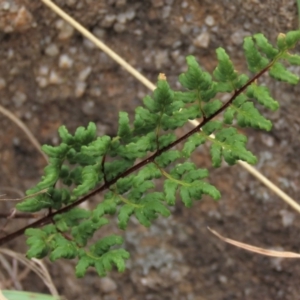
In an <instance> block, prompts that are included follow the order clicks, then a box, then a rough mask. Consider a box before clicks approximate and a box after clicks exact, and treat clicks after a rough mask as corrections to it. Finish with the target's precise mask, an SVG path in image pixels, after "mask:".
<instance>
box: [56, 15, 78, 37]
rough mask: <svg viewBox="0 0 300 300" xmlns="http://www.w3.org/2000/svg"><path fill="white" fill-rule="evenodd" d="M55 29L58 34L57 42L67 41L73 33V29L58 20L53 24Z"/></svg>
mask: <svg viewBox="0 0 300 300" xmlns="http://www.w3.org/2000/svg"><path fill="white" fill-rule="evenodd" d="M55 27H56V28H57V29H58V30H59V34H58V39H59V40H67V39H69V38H70V37H71V36H72V35H73V33H74V28H73V27H72V26H71V25H69V24H68V23H67V22H65V21H63V20H58V21H57V22H56V23H55Z"/></svg>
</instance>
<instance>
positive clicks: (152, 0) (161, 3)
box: [151, 0, 164, 7]
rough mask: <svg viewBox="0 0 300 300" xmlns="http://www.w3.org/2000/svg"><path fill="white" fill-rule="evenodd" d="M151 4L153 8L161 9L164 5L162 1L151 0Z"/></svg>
mask: <svg viewBox="0 0 300 300" xmlns="http://www.w3.org/2000/svg"><path fill="white" fill-rule="evenodd" d="M151 2H152V5H153V6H154V7H162V6H163V5H164V1H163V0H151Z"/></svg>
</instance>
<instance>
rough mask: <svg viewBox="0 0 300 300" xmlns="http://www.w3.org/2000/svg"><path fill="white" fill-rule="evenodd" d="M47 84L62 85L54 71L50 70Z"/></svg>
mask: <svg viewBox="0 0 300 300" xmlns="http://www.w3.org/2000/svg"><path fill="white" fill-rule="evenodd" d="M49 83H50V84H60V83H62V79H61V77H60V76H59V75H58V74H57V72H55V71H54V70H51V72H50V75H49Z"/></svg>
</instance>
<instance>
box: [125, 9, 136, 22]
mask: <svg viewBox="0 0 300 300" xmlns="http://www.w3.org/2000/svg"><path fill="white" fill-rule="evenodd" d="M125 15H126V19H127V20H129V21H131V20H133V19H134V18H135V11H134V10H128V11H127V12H126V13H125Z"/></svg>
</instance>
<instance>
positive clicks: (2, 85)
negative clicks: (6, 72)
mask: <svg viewBox="0 0 300 300" xmlns="http://www.w3.org/2000/svg"><path fill="white" fill-rule="evenodd" d="M5 87H6V81H5V79H4V78H2V77H0V90H3V89H4V88H5Z"/></svg>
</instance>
